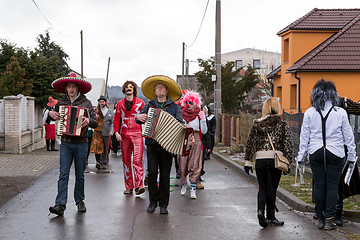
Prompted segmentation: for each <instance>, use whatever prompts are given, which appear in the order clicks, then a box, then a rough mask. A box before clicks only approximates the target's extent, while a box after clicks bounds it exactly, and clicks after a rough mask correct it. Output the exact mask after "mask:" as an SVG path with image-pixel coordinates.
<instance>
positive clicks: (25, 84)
mask: <svg viewBox="0 0 360 240" xmlns="http://www.w3.org/2000/svg"><path fill="white" fill-rule="evenodd" d="M25 75H26V73H25V70H24V69H22V68H21V67H20V65H19V62H18V61H17V59H16V58H15V57H11V58H10V63H9V64H8V65H7V66H6V71H3V72H1V74H0V97H1V98H3V97H4V96H8V95H18V94H23V95H26V96H29V95H31V93H32V90H33V85H32V83H31V82H30V81H29V80H28V79H26V78H25Z"/></svg>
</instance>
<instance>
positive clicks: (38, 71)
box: [0, 32, 70, 106]
mask: <svg viewBox="0 0 360 240" xmlns="http://www.w3.org/2000/svg"><path fill="white" fill-rule="evenodd" d="M37 42H38V44H39V46H38V47H37V48H35V50H33V51H30V50H25V49H24V48H18V47H16V45H14V44H10V43H8V42H6V41H4V40H1V41H0V73H3V72H5V71H6V67H7V65H8V64H9V63H10V62H11V61H10V59H11V58H12V57H15V59H16V60H17V62H18V64H19V67H20V68H21V69H22V70H23V71H24V75H22V78H23V79H26V80H28V81H29V82H30V83H31V84H32V86H33V89H32V91H31V96H33V97H35V98H36V102H37V104H40V105H41V106H45V104H46V103H47V101H48V97H49V96H52V97H54V98H59V97H60V96H61V94H59V93H57V92H56V91H55V90H54V89H53V88H52V87H51V83H52V82H53V81H54V80H55V79H57V78H60V77H64V76H67V75H68V74H69V72H70V68H69V66H68V64H67V62H66V60H67V59H68V57H69V56H68V55H67V54H66V53H65V52H64V50H63V49H62V47H60V46H59V45H58V44H56V43H55V42H53V41H51V39H50V34H49V32H45V34H40V35H39V36H38V38H37ZM7 74H12V72H8V73H7ZM6 79H7V81H10V80H11V79H13V80H15V79H16V76H14V77H13V78H10V76H7V78H6ZM1 81H3V80H1ZM7 84H10V85H11V84H14V83H12V82H7ZM0 85H4V83H0ZM19 93H20V92H19ZM19 93H12V94H15V95H17V94H19Z"/></svg>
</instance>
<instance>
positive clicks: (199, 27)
mask: <svg viewBox="0 0 360 240" xmlns="http://www.w3.org/2000/svg"><path fill="white" fill-rule="evenodd" d="M208 5H209V0H208V1H207V4H206V7H205V11H204V15H203V18H202V20H201V24H200V27H199V30H198V32H197V34H196V37H195V39H194V41H193V42H192V44H190V46H189V48H190V47H192V45H194V43H195V42H196V39H197V37H198V36H199V33H200V30H201V27H202V24H203V22H204V18H205V15H206V11H207V8H208Z"/></svg>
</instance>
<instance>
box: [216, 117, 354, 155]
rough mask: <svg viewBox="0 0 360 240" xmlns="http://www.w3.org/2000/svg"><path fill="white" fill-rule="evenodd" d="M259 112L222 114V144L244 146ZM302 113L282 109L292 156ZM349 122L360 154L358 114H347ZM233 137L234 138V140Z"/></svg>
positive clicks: (296, 146)
mask: <svg viewBox="0 0 360 240" xmlns="http://www.w3.org/2000/svg"><path fill="white" fill-rule="evenodd" d="M260 117H261V114H256V115H254V114H248V113H242V112H239V115H238V116H236V115H227V114H223V121H224V124H223V129H222V132H223V139H222V140H223V144H224V145H225V146H231V145H232V144H234V143H235V141H236V144H238V145H242V146H246V142H247V138H248V136H249V132H250V129H251V127H252V125H253V121H254V119H256V118H260ZM303 117H304V113H294V114H293V113H288V112H285V111H283V114H282V118H283V119H284V120H285V121H286V122H287V123H288V125H289V127H290V131H291V137H292V139H293V142H294V157H295V156H296V155H297V153H298V152H299V143H300V131H301V125H302V121H303ZM349 122H350V125H351V128H352V130H353V133H354V136H355V144H356V149H357V154H358V156H360V116H357V115H352V114H350V115H349ZM234 139H236V140H235V141H234Z"/></svg>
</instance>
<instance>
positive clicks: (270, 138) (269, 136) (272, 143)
mask: <svg viewBox="0 0 360 240" xmlns="http://www.w3.org/2000/svg"><path fill="white" fill-rule="evenodd" d="M267 135H268V137H269V140H270V144H271V147H272V149H273V151H274V152H275V148H274V145H273V142H272V141H271V137H270V134H269V133H268V132H267Z"/></svg>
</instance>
